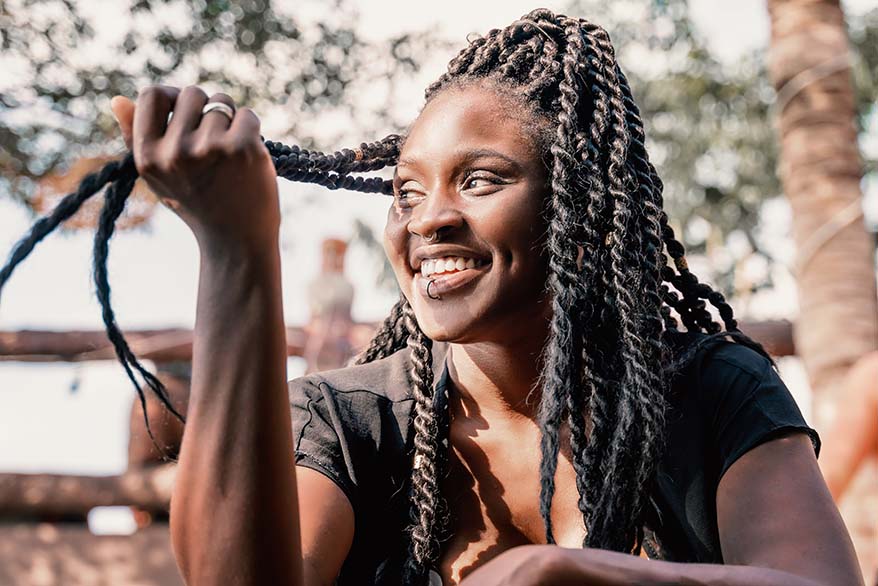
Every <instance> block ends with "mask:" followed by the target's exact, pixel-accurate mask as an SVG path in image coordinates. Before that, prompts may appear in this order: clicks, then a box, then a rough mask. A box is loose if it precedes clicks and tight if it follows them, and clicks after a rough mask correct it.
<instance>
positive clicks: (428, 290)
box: [427, 279, 442, 299]
mask: <svg viewBox="0 0 878 586" xmlns="http://www.w3.org/2000/svg"><path fill="white" fill-rule="evenodd" d="M435 282H436V279H430V280H429V281H427V297H429V298H430V299H442V298H441V297H439V296H438V295H436V296H435V297H434V296H433V294H432V293H430V285H432V284H433V283H435Z"/></svg>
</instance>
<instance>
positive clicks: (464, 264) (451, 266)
mask: <svg viewBox="0 0 878 586" xmlns="http://www.w3.org/2000/svg"><path fill="white" fill-rule="evenodd" d="M478 265H479V263H478V261H476V259H474V258H462V257H459V256H452V257H445V258H431V259H424V260H423V261H422V262H421V276H423V277H428V276H430V275H432V274H436V273H449V272H453V271H462V270H464V269H474V268H476V267H477V266H478Z"/></svg>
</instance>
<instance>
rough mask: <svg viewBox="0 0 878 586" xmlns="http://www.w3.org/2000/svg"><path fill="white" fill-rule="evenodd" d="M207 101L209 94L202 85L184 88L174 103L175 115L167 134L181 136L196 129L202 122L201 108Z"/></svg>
mask: <svg viewBox="0 0 878 586" xmlns="http://www.w3.org/2000/svg"><path fill="white" fill-rule="evenodd" d="M206 103H207V94H205V93H204V90H202V89H201V88H200V87H198V86H196V85H190V86H187V87H185V88H183V90H182V91H181V92H180V95H179V96H178V97H177V101H176V103H175V104H174V115H173V116H171V121H170V122H169V123H168V130H167V132H165V136H168V137H174V138H181V137H183V136H184V135H186V134H190V133H192V132H193V131H195V129H196V128H198V125H199V124H200V123H201V109H202V108H203V107H204V104H206Z"/></svg>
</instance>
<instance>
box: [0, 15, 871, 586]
mask: <svg viewBox="0 0 878 586" xmlns="http://www.w3.org/2000/svg"><path fill="white" fill-rule="evenodd" d="M543 5H545V6H546V7H548V8H550V9H552V10H555V11H558V12H563V13H566V14H570V15H575V16H582V17H585V18H588V19H590V20H592V21H594V22H597V23H599V24H601V25H602V26H604V27H605V28H606V29H608V30H609V32H610V34H611V37H612V39H613V41H614V44H615V46H616V48H617V53H618V56H619V60H620V62H621V64H622V66H623V68H624V69H625V70H626V72H627V73H628V75H629V78H630V79H631V82H632V86H633V89H634V93H635V95H636V97H637V99H638V102H639V105H640V106H641V109H642V111H643V118H644V121H645V123H646V126H647V135H648V138H649V140H648V143H649V144H648V148H649V152H650V154H651V157H652V160H653V162H654V163H655V164H656V166H657V167H658V169H659V173H660V175H661V177H662V179H663V180H664V182H665V195H666V208H667V209H668V211H669V213H670V215H671V218H672V222H673V224H674V226H675V228H676V229H677V230H678V233H679V234H682V236H683V238H684V243H685V244H686V246H687V248H688V251H689V260H690V265H691V266H692V267H693V268H694V270H695V272H696V274H698V275H699V276H701V277H702V279H703V280H706V281H708V282H711V283H712V284H714V285H715V287H716V288H718V289H719V290H721V291H722V292H723V293H724V294H725V295H726V296H727V297H728V298H730V300H731V302H732V305H733V306H734V307H735V309H736V312H737V314H738V316H739V319H740V320H741V321H742V322H743V329H744V330H745V331H746V332H748V333H751V334H752V335H753V336H754V337H756V338H757V339H759V340H760V341H762V342H763V343H765V344H766V345H767V347H768V348H769V350H770V351H771V352H772V353H773V354H774V355H775V356H777V357H778V363H779V365H780V368H781V373H782V375H783V377H784V380H785V381H786V382H787V384H788V386H789V387H790V389H791V390H792V391H793V394H794V396H795V397H796V399H797V401H798V402H799V405H800V407H801V409H802V411H803V413H804V414H805V415H806V417H807V418H808V420H809V421H810V422H811V423H812V424H813V425H815V426H816V427H817V428H818V430H819V431H820V432H821V434H822V435H823V440H824V450H823V454H822V456H821V466H822V468H823V470H824V474H825V475H826V477H827V481H828V482H829V484H830V488H831V489H832V491H833V495H834V496H835V497H836V499H837V501H838V502H839V504H840V507H841V509H842V511H843V514H844V516H845V520H846V522H847V523H848V527H849V529H850V530H851V533H852V534H853V537H854V540H855V545H856V547H857V553H858V556H859V558H860V562H861V565H862V567H863V570H864V573H865V575H866V580H867V583H870V584H871V583H875V577H876V574H878V467H876V464H875V453H876V451H878V359H876V356H878V354H876V351H878V311H876V293H875V281H876V279H875V275H876V270H875V248H876V234H878V166H876V161H878V109H876V98H878V2H876V0H849V1H847V2H841V3H839V2H838V1H828V0H807V1H806V0H737V1H736V2H715V1H713V0H689V1H688V2H687V1H684V0H614V1H612V2H606V1H602V2H597V1H591V0H573V1H565V2H543ZM535 7H537V5H535V4H533V2H525V1H522V0H504V1H503V2H499V1H496V2H490V1H489V2H480V3H477V2H471V1H469V2H467V1H464V0H445V1H444V2H442V3H441V8H436V7H431V8H429V9H428V8H424V7H422V6H419V5H418V4H417V3H411V2H400V1H391V0H369V1H368V2H367V1H366V0H335V1H326V0H296V1H295V2H293V1H286V2H281V1H275V2H271V1H269V0H245V1H242V2H229V1H224V0H198V1H194V2H183V1H159V0H155V1H148V0H114V1H112V2H110V1H109V0H89V1H87V2H86V1H85V0H46V1H28V0H0V46H2V51H0V250H7V251H8V250H9V249H11V247H12V246H13V244H14V243H15V242H16V241H17V240H18V239H19V238H20V237H21V236H22V235H23V234H24V233H25V231H26V230H27V229H28V227H29V226H30V224H31V223H32V222H33V221H34V220H35V218H36V217H37V216H38V215H40V214H42V213H45V212H46V211H48V210H50V209H51V208H52V206H53V205H55V203H57V201H58V200H59V199H60V197H61V196H63V195H64V194H66V193H68V192H69V191H72V190H73V189H75V186H76V185H77V184H78V183H79V181H80V180H81V178H82V177H83V176H84V174H86V173H88V172H90V171H92V170H96V169H97V168H100V167H101V166H102V165H103V164H104V163H105V162H106V161H107V160H109V159H111V158H113V157H116V156H118V155H119V154H121V153H122V152H123V149H124V147H123V145H122V141H121V138H120V137H119V134H118V131H117V128H116V125H115V121H114V119H113V117H112V115H111V112H110V107H109V101H110V98H111V97H112V96H114V95H117V94H121V95H125V96H129V97H132V98H134V97H135V96H136V94H137V91H138V88H141V87H143V86H145V85H147V84H150V83H156V82H161V83H165V84H169V85H179V86H184V85H190V84H199V85H200V86H201V87H202V88H204V89H205V91H207V92H208V94H210V93H212V92H215V91H224V92H226V93H228V94H230V95H231V96H232V97H233V98H234V99H235V100H236V102H237V103H238V104H244V105H247V106H250V107H252V108H253V109H254V110H255V111H256V112H257V113H258V114H259V115H260V117H261V119H262V128H263V134H264V135H265V136H266V138H270V139H273V140H281V141H284V142H286V143H288V144H293V143H295V144H300V145H305V146H308V147H316V148H320V149H321V150H335V149H338V148H342V147H354V146H357V145H359V143H360V142H363V141H372V140H377V139H379V138H381V137H383V136H385V135H386V134H388V133H391V132H402V131H404V129H405V128H406V126H407V125H408V124H409V123H410V122H411V121H412V120H413V118H414V117H415V116H416V115H417V113H418V111H419V109H420V107H421V105H422V102H423V90H424V88H426V86H427V85H428V84H429V83H430V82H431V81H433V80H434V79H436V78H437V77H438V76H439V75H440V74H441V73H442V72H443V71H444V68H445V65H446V63H447V61H448V60H449V59H450V58H451V57H453V56H454V54H456V52H457V51H458V50H459V49H460V48H461V47H463V46H464V44H465V43H466V42H467V38H468V37H469V38H472V37H471V36H470V35H473V34H483V33H485V32H487V31H488V30H489V29H491V28H494V27H503V26H506V25H507V24H509V23H510V22H512V21H513V20H515V19H517V18H518V17H520V16H521V15H522V14H525V13H526V12H528V11H530V10H531V9H533V8H535ZM280 193H281V204H282V207H283V212H284V220H283V226H282V238H281V245H282V253H283V287H284V305H285V312H286V316H285V317H286V323H287V324H288V326H289V330H288V346H289V351H290V360H289V364H288V370H289V376H290V378H292V377H295V376H298V375H300V374H302V373H304V372H306V371H307V370H314V369H324V368H331V367H335V366H338V365H341V364H342V363H343V362H344V360H345V359H346V358H347V357H349V356H350V355H351V353H352V352H354V351H356V349H357V348H358V347H360V346H362V344H364V343H365V341H366V340H368V338H369V334H370V332H371V331H372V328H373V327H374V324H375V323H376V322H378V321H380V320H381V319H383V317H384V315H385V314H386V312H387V310H388V309H389V308H390V306H391V305H392V304H393V302H394V301H395V299H396V295H397V293H396V288H395V281H394V280H393V276H392V274H391V273H390V272H389V269H388V267H387V266H386V263H385V261H384V255H383V250H382V249H381V245H380V240H381V232H382V230H383V224H384V218H385V215H386V212H387V208H388V205H389V199H385V198H381V197H377V196H364V195H362V194H350V193H345V192H329V191H326V190H324V189H322V188H319V187H311V186H306V185H302V184H288V183H286V182H282V183H281V185H280ZM95 199H96V200H99V199H100V198H95ZM93 204H94V207H91V208H89V209H86V210H83V213H81V214H79V215H78V216H76V217H75V218H74V219H73V220H71V221H69V222H68V223H67V224H66V225H65V228H64V229H63V230H62V231H61V232H59V233H58V234H53V235H52V236H51V237H49V239H47V241H46V242H45V243H43V244H41V245H40V246H39V248H38V249H37V251H36V252H35V253H34V255H33V256H32V258H31V259H29V260H28V261H27V262H25V263H24V264H23V265H22V266H21V267H20V268H19V269H18V270H17V271H16V273H15V275H14V276H13V278H12V279H11V280H10V282H9V284H8V285H7V286H6V287H5V288H4V290H3V297H2V305H0V583H2V584H27V585H47V586H48V585H55V584H65V585H78V584H83V585H84V584H90V585H95V584H132V585H135V584H136V585H144V586H145V585H158V584H162V585H164V584H180V583H182V582H181V581H180V579H179V578H177V577H176V570H175V566H174V562H173V558H172V555H171V553H170V549H169V545H168V540H167V515H166V514H165V513H164V512H163V511H164V510H166V508H167V499H168V495H169V494H170V484H171V482H172V480H173V465H172V464H167V463H163V462H162V461H161V457H160V455H159V453H158V452H157V451H156V450H155V449H154V448H153V447H152V445H151V443H150V441H149V439H148V438H147V437H146V434H145V431H144V425H143V419H142V413H141V411H140V404H139V402H137V401H135V393H134V391H133V389H132V387H131V384H130V382H129V381H128V380H127V379H126V377H125V375H124V371H123V370H122V368H121V367H120V366H119V365H118V364H117V363H116V362H115V361H114V360H113V358H114V356H113V353H112V351H110V350H108V349H107V343H106V340H105V337H104V334H103V332H102V323H101V318H100V310H99V306H98V304H97V302H96V300H95V298H94V295H93V285H92V282H91V275H90V254H91V246H92V234H93V223H94V214H95V212H96V211H97V209H99V206H100V201H96V202H93ZM122 225H123V228H124V229H122V230H121V231H120V232H119V233H118V234H117V235H116V236H115V237H114V238H113V241H112V243H111V244H112V245H111V253H110V263H109V273H110V282H111V285H112V287H113V304H114V307H115V309H116V314H117V318H118V320H119V323H120V325H121V327H122V329H123V330H124V331H126V332H127V333H128V335H129V336H130V339H131V341H132V346H133V349H134V350H135V352H136V353H137V354H138V355H139V356H141V357H144V358H146V359H148V364H150V365H151V366H152V368H153V369H154V370H155V371H156V372H158V373H159V376H160V377H162V379H163V380H164V381H165V383H166V384H167V385H168V387H169V389H170V390H171V392H172V394H173V396H174V400H175V401H177V402H179V405H180V407H181V408H183V409H185V402H186V395H187V388H188V376H189V363H188V360H189V357H190V355H191V332H190V328H191V327H192V326H193V322H194V314H195V298H196V295H195V294H196V284H197V250H196V245H195V242H194V239H193V238H192V237H191V235H190V233H189V232H188V229H187V228H186V227H185V226H184V225H183V224H182V222H180V221H179V220H178V219H177V218H176V217H175V216H174V215H173V214H172V213H171V212H170V211H169V210H167V209H165V208H164V207H162V206H160V205H156V201H155V199H154V198H152V196H151V195H150V193H149V192H148V190H147V189H145V188H143V187H142V186H139V187H137V188H136V189H135V197H134V198H133V199H132V200H131V202H130V203H129V206H128V209H127V211H126V212H125V215H124V217H123V224H122ZM150 414H151V416H152V417H151V420H152V421H153V422H154V423H153V425H154V426H155V428H156V429H157V430H158V432H157V433H158V436H159V438H160V441H161V442H163V445H164V446H165V447H166V448H167V449H168V450H169V451H170V452H171V453H173V451H174V450H175V449H176V447H177V446H178V443H179V437H180V434H181V433H182V431H181V429H180V428H179V427H178V426H176V425H175V423H174V421H172V420H171V419H170V418H168V417H167V416H165V415H164V414H163V412H162V410H161V409H160V408H159V407H158V406H157V405H150Z"/></svg>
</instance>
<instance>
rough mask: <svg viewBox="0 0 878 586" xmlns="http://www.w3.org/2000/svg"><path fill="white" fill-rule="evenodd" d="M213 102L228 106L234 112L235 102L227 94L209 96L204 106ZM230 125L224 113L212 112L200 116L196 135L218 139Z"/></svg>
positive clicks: (230, 122)
mask: <svg viewBox="0 0 878 586" xmlns="http://www.w3.org/2000/svg"><path fill="white" fill-rule="evenodd" d="M213 102H220V103H222V104H225V105H226V106H229V107H230V108H231V109H232V110H233V111H234V110H235V101H234V100H233V99H232V98H231V96H229V95H227V94H222V93H220V94H213V95H212V96H210V99H209V100H207V104H205V106H207V105H208V104H211V103H213ZM231 125H232V120H231V119H229V117H228V116H226V114H225V113H224V112H221V111H219V110H214V111H212V112H208V113H207V114H202V116H201V124H200V125H199V126H198V133H199V134H201V135H203V136H204V137H207V138H214V137H219V136H221V135H222V134H224V133H225V132H226V131H227V130H228V129H229V127H230V126H231Z"/></svg>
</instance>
